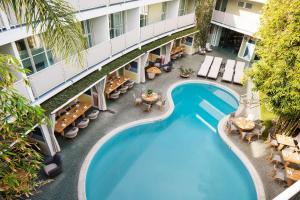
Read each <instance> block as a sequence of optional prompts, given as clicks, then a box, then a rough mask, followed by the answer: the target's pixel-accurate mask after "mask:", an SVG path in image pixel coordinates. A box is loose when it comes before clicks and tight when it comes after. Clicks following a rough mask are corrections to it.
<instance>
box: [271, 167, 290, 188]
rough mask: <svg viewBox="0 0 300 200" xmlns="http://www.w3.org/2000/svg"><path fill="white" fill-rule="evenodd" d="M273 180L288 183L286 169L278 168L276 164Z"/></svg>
mask: <svg viewBox="0 0 300 200" xmlns="http://www.w3.org/2000/svg"><path fill="white" fill-rule="evenodd" d="M273 180H274V181H277V182H279V183H280V184H285V185H286V184H287V177H286V174H285V171H284V169H280V168H276V166H274V175H273Z"/></svg>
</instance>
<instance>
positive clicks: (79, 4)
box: [66, 0, 109, 10]
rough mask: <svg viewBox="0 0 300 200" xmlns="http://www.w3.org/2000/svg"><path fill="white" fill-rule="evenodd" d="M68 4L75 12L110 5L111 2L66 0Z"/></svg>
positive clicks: (104, 0) (102, 0)
mask: <svg viewBox="0 0 300 200" xmlns="http://www.w3.org/2000/svg"><path fill="white" fill-rule="evenodd" d="M66 2H68V3H70V4H71V5H72V6H73V8H74V9H75V10H88V9H92V8H99V7H103V6H107V5H108V4H109V0H66Z"/></svg>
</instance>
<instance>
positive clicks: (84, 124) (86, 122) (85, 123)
mask: <svg viewBox="0 0 300 200" xmlns="http://www.w3.org/2000/svg"><path fill="white" fill-rule="evenodd" d="M89 122H90V120H89V119H88V118H83V119H82V120H81V121H80V122H79V123H78V124H77V127H78V128H81V129H82V128H86V127H87V126H88V125H89Z"/></svg>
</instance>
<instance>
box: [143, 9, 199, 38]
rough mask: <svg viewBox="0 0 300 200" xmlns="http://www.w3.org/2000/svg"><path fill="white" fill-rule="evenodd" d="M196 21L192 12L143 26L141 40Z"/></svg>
mask: <svg viewBox="0 0 300 200" xmlns="http://www.w3.org/2000/svg"><path fill="white" fill-rule="evenodd" d="M194 23H195V14H194V13H191V14H188V15H184V16H179V17H177V18H170V19H166V20H163V21H160V22H156V23H154V24H150V25H148V26H144V27H142V28H141V41H142V42H143V41H145V40H148V39H151V38H154V37H156V36H159V35H161V34H163V33H166V32H169V31H173V30H175V29H177V28H182V27H185V26H188V25H192V24H194Z"/></svg>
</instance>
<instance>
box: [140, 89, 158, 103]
mask: <svg viewBox="0 0 300 200" xmlns="http://www.w3.org/2000/svg"><path fill="white" fill-rule="evenodd" d="M142 99H143V101H145V102H146V103H150V104H153V103H155V102H156V101H157V100H158V99H159V95H158V94H157V93H155V92H153V93H152V94H150V95H149V94H147V93H143V94H142Z"/></svg>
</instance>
